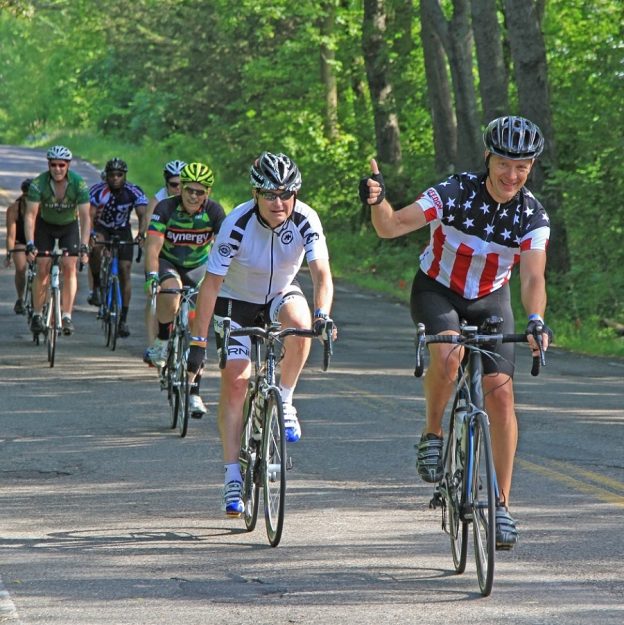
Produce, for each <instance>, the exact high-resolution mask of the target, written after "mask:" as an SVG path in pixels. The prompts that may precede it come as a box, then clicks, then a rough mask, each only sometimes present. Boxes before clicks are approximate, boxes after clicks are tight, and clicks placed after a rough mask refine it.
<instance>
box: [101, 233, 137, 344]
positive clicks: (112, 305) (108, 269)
mask: <svg viewBox="0 0 624 625" xmlns="http://www.w3.org/2000/svg"><path fill="white" fill-rule="evenodd" d="M93 245H94V246H96V245H100V246H102V247H104V248H105V250H106V251H105V253H104V254H102V261H101V263H100V307H99V309H98V315H97V318H98V319H100V320H101V321H102V329H103V331H104V339H105V345H106V347H110V348H111V350H112V351H115V348H116V347H117V339H118V338H119V324H120V322H121V307H122V296H121V284H120V279H119V248H121V247H122V246H126V245H139V243H138V242H137V241H122V240H121V238H120V237H119V235H117V234H113V235H111V238H110V239H109V240H107V241H94V242H93ZM141 254H142V250H141V248H139V251H138V254H137V258H136V262H137V263H138V262H139V261H140V260H141Z"/></svg>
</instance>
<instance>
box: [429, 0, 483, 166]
mask: <svg viewBox="0 0 624 625" xmlns="http://www.w3.org/2000/svg"><path fill="white" fill-rule="evenodd" d="M420 6H421V12H422V14H421V19H423V20H426V23H425V22H423V32H424V31H425V29H426V28H432V29H433V30H434V31H435V34H436V35H437V37H438V39H439V40H440V42H441V44H442V46H443V48H444V51H445V52H446V56H447V59H448V64H449V67H450V72H451V78H452V82H453V93H454V96H455V98H454V99H455V125H456V128H457V131H456V132H457V145H456V154H457V156H456V159H455V163H454V165H455V169H457V170H465V169H473V168H476V167H478V166H479V165H480V164H481V163H482V162H483V149H482V142H481V123H480V119H479V117H480V116H479V114H478V109H477V98H476V93H475V87H474V80H473V76H472V32H471V29H470V15H469V11H468V0H453V16H452V18H451V20H450V22H449V23H447V21H446V19H445V17H444V13H443V12H442V8H441V6H440V2H439V0H421V3H420ZM423 36H424V37H427V36H429V34H428V33H426V34H424V35H423ZM423 45H424V44H423ZM427 71H428V72H429V70H427ZM427 83H428V85H429V87H430V88H431V87H432V83H431V82H430V79H429V75H428V76H427Z"/></svg>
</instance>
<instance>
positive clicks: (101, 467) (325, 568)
mask: <svg viewBox="0 0 624 625" xmlns="http://www.w3.org/2000/svg"><path fill="white" fill-rule="evenodd" d="M44 167H45V160H44V155H43V153H42V152H33V151H31V150H23V149H15V148H8V147H6V146H0V188H2V189H3V190H9V193H8V197H10V198H13V197H15V189H17V187H18V186H19V182H20V181H21V179H22V178H23V177H25V176H26V175H32V174H34V173H37V172H38V171H40V170H41V169H43V168H44ZM85 167H86V166H85ZM81 171H83V173H85V175H87V176H88V177H89V178H90V181H91V182H93V181H94V180H95V179H96V178H97V172H96V171H95V170H94V169H93V168H89V167H86V169H81ZM130 173H131V172H130ZM150 191H153V190H150ZM215 196H216V197H218V189H215ZM6 197H7V196H6V194H3V195H2V196H1V197H0V204H1V205H2V208H1V209H0V225H3V224H4V208H5V206H6V203H7V202H6ZM329 236H330V237H331V233H329ZM3 249H4V232H2V237H1V239H0V250H3ZM302 279H303V280H304V282H306V281H307V276H306V275H305V273H304V274H303V276H302ZM80 283H81V284H80V292H79V295H78V300H77V301H78V303H77V307H76V311H75V314H74V320H75V325H76V333H75V335H74V336H72V337H69V338H68V337H61V339H60V341H59V345H58V351H57V364H56V366H55V367H54V368H53V369H51V368H49V367H48V365H47V362H46V357H45V351H44V347H43V346H40V347H37V346H35V345H33V343H32V341H31V339H30V335H29V332H28V331H27V327H26V322H25V319H24V318H23V317H18V316H16V315H14V314H13V303H14V300H15V294H14V290H13V283H12V271H11V270H8V269H5V268H4V267H3V268H2V269H0V328H1V329H2V331H1V334H0V416H1V423H2V429H1V434H0V576H1V578H2V584H3V587H2V588H0V622H9V623H22V624H23V625H43V624H45V625H96V624H98V625H99V624H115V625H121V624H132V625H154V624H156V623H162V624H170V623H184V624H185V625H200V624H201V625H205V624H221V623H223V624H225V623H227V624H228V625H235V624H239V623H240V624H241V625H242V624H245V625H247V624H248V623H249V622H254V623H255V624H256V625H261V624H269V623H270V624H271V625H276V624H281V623H297V624H306V625H307V624H319V625H325V624H330V623H332V624H333V623H337V622H340V623H343V624H344V625H356V624H357V625H363V624H364V625H367V624H370V625H373V624H375V625H376V624H379V623H385V624H387V625H389V624H391V623H401V624H402V625H403V624H411V623H418V624H425V625H427V624H429V623H431V624H433V623H436V624H439V623H445V624H449V625H455V624H457V625H459V624H461V625H464V624H465V623H473V622H474V623H479V624H481V625H487V624H494V623H497V624H498V623H511V624H514V625H516V624H518V625H538V624H544V625H553V624H561V625H563V624H565V625H596V624H605V625H606V624H608V625H621V623H622V622H624V605H623V597H624V581H623V578H624V565H623V564H622V563H623V559H624V558H623V556H624V540H623V539H622V530H621V528H622V521H623V513H624V452H623V451H622V450H623V448H624V427H623V426H624V384H623V383H622V382H623V376H624V363H622V362H616V361H612V360H609V359H599V358H589V357H582V356H578V355H575V354H570V353H566V352H563V351H561V350H558V349H557V348H556V347H555V348H553V349H552V350H550V351H549V353H548V364H547V367H546V368H545V369H544V370H543V372H542V374H541V375H540V376H539V377H538V378H532V377H531V376H530V375H529V373H528V371H529V368H530V363H529V359H528V358H527V356H526V354H525V353H524V351H523V352H522V354H521V357H520V358H519V359H518V374H517V377H516V388H517V399H518V407H517V409H518V414H519V419H520V429H521V432H520V446H519V451H518V456H517V462H516V469H515V480H514V489H513V492H512V511H513V513H514V515H515V516H516V517H517V520H518V522H519V526H520V531H521V536H520V543H519V544H518V546H517V547H516V548H515V549H514V550H513V551H512V552H510V553H500V554H498V559H497V565H496V576H495V581H494V590H493V593H492V596H491V597H489V598H487V599H483V598H481V596H480V594H479V592H478V584H477V580H476V574H475V568H474V562H473V560H472V559H471V558H470V557H469V563H468V567H467V570H466V572H465V573H464V574H463V575H459V576H458V575H456V574H454V572H453V570H452V560H451V556H450V549H449V541H448V539H447V537H446V535H445V534H443V532H442V531H441V529H440V517H439V512H434V511H430V510H429V509H428V503H429V499H430V496H431V488H430V486H428V485H426V484H424V483H422V482H420V481H419V480H418V478H417V476H416V472H415V468H414V457H415V456H414V443H415V442H416V440H417V438H418V435H419V431H420V429H421V427H422V423H423V398H422V389H421V382H420V381H418V380H416V379H415V378H414V377H413V375H412V370H413V354H412V344H413V343H412V339H413V328H412V325H411V321H410V319H409V314H408V311H407V309H406V308H405V307H404V306H402V305H399V304H395V303H392V302H388V301H384V299H382V298H380V297H378V296H375V295H373V294H367V293H361V292H359V291H358V290H357V289H355V288H352V287H351V286H349V285H348V284H343V283H341V282H338V284H337V292H336V305H335V310H334V315H333V316H334V318H335V320H336V322H337V324H338V326H339V329H340V339H339V341H338V342H337V343H336V346H335V357H334V359H333V361H332V367H331V370H330V371H329V372H327V373H323V372H322V371H321V369H320V364H321V354H320V350H319V349H317V348H316V347H315V350H314V352H313V354H312V356H311V358H310V362H309V365H308V367H307V368H306V370H305V371H304V374H303V377H302V380H301V383H300V386H299V389H298V393H297V405H298V408H299V413H300V415H301V420H302V428H303V438H302V440H301V441H300V442H299V443H297V444H296V445H291V446H290V447H289V450H290V452H291V454H292V457H293V462H294V468H293V470H292V471H291V472H290V473H289V475H288V478H289V481H288V494H287V513H286V523H285V529H284V534H283V538H282V543H281V544H280V546H279V547H277V548H276V549H272V548H271V547H269V546H268V543H267V540H266V536H265V534H264V527H263V523H262V520H259V523H258V527H257V529H256V530H255V531H254V532H251V533H248V532H246V531H245V529H244V524H243V522H242V521H237V520H235V521H232V520H228V519H226V518H224V516H223V514H222V512H221V510H220V486H221V484H222V463H221V459H220V445H219V440H218V434H217V428H216V423H215V418H214V415H215V412H216V398H217V389H218V375H217V366H216V360H215V361H213V362H212V363H211V366H210V370H209V372H208V375H207V376H206V380H205V383H204V384H203V392H202V395H203V397H204V400H205V402H206V404H207V405H208V407H209V410H210V413H209V415H208V416H207V417H205V418H204V419H202V420H200V421H197V420H192V421H191V423H190V427H189V433H188V436H187V438H186V439H180V438H179V437H178V436H177V433H176V432H175V431H172V430H169V429H168V424H167V419H168V412H167V405H166V399H165V397H164V396H163V394H161V392H160V390H159V387H158V383H157V380H156V377H155V373H154V370H153V369H149V368H147V367H146V366H145V365H144V364H143V363H142V361H141V355H142V351H143V348H144V344H145V335H144V331H143V329H142V310H143V305H144V296H143V293H142V288H141V285H142V267H140V266H138V265H136V266H135V269H134V299H133V302H132V306H131V312H130V329H131V331H132V334H131V336H130V337H129V338H128V339H125V340H122V342H121V344H120V346H119V347H118V349H117V351H115V352H111V351H109V350H108V349H106V348H105V347H104V343H103V338H102V334H101V332H100V328H99V325H98V322H97V321H96V319H95V309H93V308H91V307H89V306H88V305H87V304H86V296H87V286H86V276H85V275H84V274H82V275H81V276H80ZM306 283H307V282H306ZM614 340H619V339H614Z"/></svg>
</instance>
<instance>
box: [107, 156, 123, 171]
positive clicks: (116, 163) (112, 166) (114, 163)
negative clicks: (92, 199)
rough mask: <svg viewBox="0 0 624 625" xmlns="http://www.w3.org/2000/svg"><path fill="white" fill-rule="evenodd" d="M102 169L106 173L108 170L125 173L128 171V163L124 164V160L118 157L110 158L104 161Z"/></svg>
mask: <svg viewBox="0 0 624 625" xmlns="http://www.w3.org/2000/svg"><path fill="white" fill-rule="evenodd" d="M104 171H105V172H106V173H108V172H109V171H123V172H124V174H125V173H127V172H128V165H127V164H126V161H124V160H122V159H120V158H118V157H115V158H111V160H110V161H108V162H107V163H106V166H105V167H104Z"/></svg>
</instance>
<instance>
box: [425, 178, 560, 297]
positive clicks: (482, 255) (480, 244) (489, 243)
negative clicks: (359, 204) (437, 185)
mask: <svg viewBox="0 0 624 625" xmlns="http://www.w3.org/2000/svg"><path fill="white" fill-rule="evenodd" d="M471 199H474V196H472V197H471ZM417 201H418V204H419V205H420V207H421V209H422V210H423V213H424V216H425V219H426V220H427V222H428V223H429V227H430V229H431V238H430V241H429V244H428V246H427V247H426V249H425V250H424V252H423V253H422V254H421V256H420V268H421V270H422V271H423V272H424V273H426V274H427V275H428V276H429V277H430V278H433V279H434V280H437V281H438V282H440V283H441V284H443V285H445V286H447V287H449V288H450V289H451V290H453V291H454V292H456V293H459V294H460V295H462V296H463V297H465V298H466V299H477V298H479V297H483V296H484V295H487V294H489V293H492V292H493V291H495V290H497V289H499V288H500V287H502V286H503V285H504V284H505V283H506V282H508V281H509V278H510V277H511V270H512V269H513V266H514V265H515V264H516V263H518V262H519V261H520V254H521V253H522V252H523V251H526V250H545V249H546V246H547V244H548V237H549V235H550V227H549V225H548V221H547V218H546V219H545V220H544V225H543V226H537V227H535V226H533V227H534V229H532V230H529V231H528V232H525V233H524V234H522V235H521V237H518V236H517V234H515V233H512V232H511V230H502V231H501V230H499V231H498V232H497V235H498V236H497V237H496V238H498V239H499V240H500V241H504V243H500V242H496V241H493V240H491V238H492V237H487V238H486V237H485V236H484V235H483V234H482V231H481V229H480V228H474V227H473V226H474V224H472V223H470V226H467V225H466V219H468V218H467V217H466V214H465V213H462V212H461V211H458V212H457V220H455V223H449V222H453V221H454V217H455V215H453V214H450V213H449V211H447V215H446V218H445V219H443V217H444V212H443V206H444V204H443V199H442V198H441V197H440V195H438V192H437V190H436V189H434V188H431V189H428V190H427V191H426V192H425V193H423V194H422V195H421V196H419V197H418V199H417ZM459 205H461V201H460V199H458V206H459ZM477 206H478V203H477ZM473 212H475V211H474V209H473ZM470 221H472V220H470ZM457 222H459V223H457ZM493 224H494V218H492V222H491V228H492V232H493V231H494V229H495V227H494V225H493ZM496 227H499V226H496ZM471 229H472V230H475V233H474V234H472V233H470V232H467V230H471ZM507 233H508V236H507V239H508V241H506V240H505V237H506V234H507ZM512 237H513V238H512Z"/></svg>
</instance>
